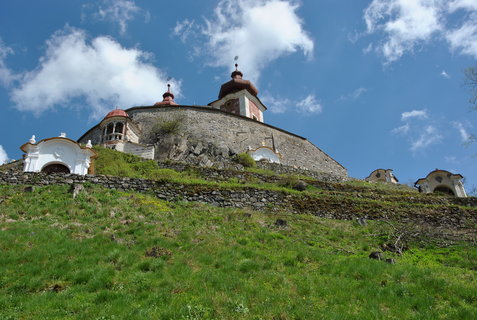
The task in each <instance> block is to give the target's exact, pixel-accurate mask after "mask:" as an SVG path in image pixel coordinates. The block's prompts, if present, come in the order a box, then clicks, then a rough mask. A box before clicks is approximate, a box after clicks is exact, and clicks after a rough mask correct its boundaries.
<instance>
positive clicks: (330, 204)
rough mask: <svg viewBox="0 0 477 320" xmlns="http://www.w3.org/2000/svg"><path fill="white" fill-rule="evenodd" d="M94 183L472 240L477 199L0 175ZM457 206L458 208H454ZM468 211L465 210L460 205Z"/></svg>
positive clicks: (2, 175)
mask: <svg viewBox="0 0 477 320" xmlns="http://www.w3.org/2000/svg"><path fill="white" fill-rule="evenodd" d="M75 183H80V184H83V183H92V184H96V185H101V186H103V187H105V188H110V189H118V190H125V191H126V190H132V191H137V192H151V193H153V194H155V196H157V197H158V198H160V199H163V200H167V201H174V200H183V201H197V202H203V203H209V204H211V205H214V206H219V207H235V208H250V209H253V210H268V211H271V212H273V211H279V210H287V211H289V212H292V213H307V214H314V215H317V216H320V217H326V218H332V219H341V220H351V219H355V218H358V217H366V218H367V219H371V220H372V219H386V220H395V221H401V222H412V223H413V224H420V225H425V226H426V228H429V229H432V230H433V232H437V231H439V230H441V229H442V230H444V229H445V230H448V229H452V230H457V231H458V233H459V234H461V233H463V234H465V235H466V237H467V238H469V237H470V238H472V237H473V238H472V239H474V240H475V234H476V233H475V231H476V230H475V226H476V225H477V209H476V207H477V198H467V199H460V198H449V201H451V202H452V203H451V202H450V203H448V204H447V205H438V206H422V205H417V206H416V205H413V204H412V203H408V204H398V203H396V204H389V203H388V202H385V201H382V202H379V201H374V200H369V199H359V198H352V197H347V196H333V195H326V194H324V195H317V196H310V195H307V194H292V193H287V192H281V191H272V190H261V189H256V188H249V187H244V188H218V187H214V186H206V185H182V184H177V183H170V182H162V181H152V180H144V179H131V178H122V177H109V176H101V175H97V176H95V175H86V176H78V175H73V174H50V175H45V174H43V173H15V172H0V184H12V185H38V186H46V185H54V184H75ZM455 204H459V205H460V206H456V205H455ZM465 205H467V206H469V207H467V208H465V207H462V206H465Z"/></svg>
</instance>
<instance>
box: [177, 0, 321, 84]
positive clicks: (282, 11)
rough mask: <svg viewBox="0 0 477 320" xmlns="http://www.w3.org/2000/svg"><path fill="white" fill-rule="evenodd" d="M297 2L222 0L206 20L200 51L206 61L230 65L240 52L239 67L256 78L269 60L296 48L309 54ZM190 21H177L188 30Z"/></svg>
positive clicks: (280, 0)
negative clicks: (205, 56)
mask: <svg viewBox="0 0 477 320" xmlns="http://www.w3.org/2000/svg"><path fill="white" fill-rule="evenodd" d="M297 9H298V4H297V3H295V1H289V0H221V1H220V2H219V3H218V5H217V7H216V8H215V10H214V16H213V17H212V18H210V19H206V20H205V26H203V27H202V30H201V31H202V33H201V35H202V36H204V37H205V40H202V41H200V42H198V43H197V44H196V45H195V48H194V50H195V51H196V52H195V53H197V51H198V50H197V47H200V48H202V49H201V53H202V54H204V55H207V56H209V57H210V58H211V59H210V62H209V65H211V66H215V67H226V68H228V69H232V67H233V59H234V57H235V56H239V64H240V70H241V71H242V72H243V73H244V75H245V77H246V78H248V79H250V80H252V81H254V82H256V81H257V80H258V78H259V77H260V72H261V70H263V68H264V67H265V66H267V65H268V64H269V63H270V62H272V61H274V60H276V59H278V58H280V57H282V56H284V55H287V54H291V53H294V52H297V51H303V53H304V54H305V55H306V56H308V57H311V56H312V52H313V41H312V40H311V39H310V37H309V36H308V34H307V33H306V32H305V30H304V29H303V21H302V20H301V19H300V18H299V17H298V15H297V13H296V11H297ZM187 26H190V22H189V21H184V22H181V23H179V24H177V25H176V28H175V29H177V30H178V33H180V30H181V29H182V30H185V32H186V33H187V32H190V30H189V29H188V28H187Z"/></svg>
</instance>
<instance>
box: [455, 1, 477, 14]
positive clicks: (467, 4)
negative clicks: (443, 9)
mask: <svg viewBox="0 0 477 320" xmlns="http://www.w3.org/2000/svg"><path fill="white" fill-rule="evenodd" d="M448 7H449V11H450V12H454V11H456V10H459V9H467V10H477V1H475V0H454V1H451V2H450V3H449V5H448Z"/></svg>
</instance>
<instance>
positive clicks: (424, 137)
mask: <svg viewBox="0 0 477 320" xmlns="http://www.w3.org/2000/svg"><path fill="white" fill-rule="evenodd" d="M441 139H442V136H441V135H440V134H439V133H438V131H437V129H436V128H435V127H434V126H432V125H428V126H427V127H426V128H425V129H424V131H423V132H421V133H420V135H419V138H418V139H417V140H414V141H412V143H411V151H413V152H416V151H419V150H422V149H425V148H427V147H428V146H430V145H432V144H435V143H437V142H439V141H440V140H441Z"/></svg>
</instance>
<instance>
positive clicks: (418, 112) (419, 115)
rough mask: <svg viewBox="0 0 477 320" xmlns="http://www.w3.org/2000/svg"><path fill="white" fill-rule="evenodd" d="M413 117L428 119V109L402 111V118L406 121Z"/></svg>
mask: <svg viewBox="0 0 477 320" xmlns="http://www.w3.org/2000/svg"><path fill="white" fill-rule="evenodd" d="M411 118H418V119H426V118H427V110H425V109H424V110H412V111H407V112H403V113H401V120H402V121H406V120H408V119H411Z"/></svg>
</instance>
